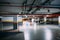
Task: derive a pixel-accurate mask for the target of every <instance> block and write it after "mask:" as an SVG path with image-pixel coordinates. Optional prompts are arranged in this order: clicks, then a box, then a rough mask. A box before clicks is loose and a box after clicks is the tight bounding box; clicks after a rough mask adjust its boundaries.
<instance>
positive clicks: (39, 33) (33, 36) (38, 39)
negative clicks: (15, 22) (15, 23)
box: [0, 25, 60, 40]
mask: <svg viewBox="0 0 60 40" xmlns="http://www.w3.org/2000/svg"><path fill="white" fill-rule="evenodd" d="M9 28H12V27H9ZM19 30H20V31H22V33H20V32H0V40H60V27H59V26H58V25H32V26H27V27H21V26H20V27H19Z"/></svg>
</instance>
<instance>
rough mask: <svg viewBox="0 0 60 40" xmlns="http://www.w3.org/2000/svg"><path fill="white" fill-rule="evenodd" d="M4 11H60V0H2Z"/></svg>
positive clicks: (1, 4) (46, 12) (35, 12)
mask: <svg viewBox="0 0 60 40" xmlns="http://www.w3.org/2000/svg"><path fill="white" fill-rule="evenodd" d="M48 10H49V12H48ZM4 12H10V13H11V12H12V13H18V14H21V12H23V13H28V14H29V13H30V14H32V13H33V14H48V13H50V14H51V13H55V12H60V0H0V14H1V13H3V14H4Z"/></svg>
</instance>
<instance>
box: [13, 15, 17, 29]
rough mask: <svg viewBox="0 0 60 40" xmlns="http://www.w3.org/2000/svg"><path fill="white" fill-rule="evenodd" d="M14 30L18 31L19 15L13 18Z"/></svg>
mask: <svg viewBox="0 0 60 40" xmlns="http://www.w3.org/2000/svg"><path fill="white" fill-rule="evenodd" d="M13 22H14V23H13V29H14V30H15V29H17V15H15V16H14V17H13Z"/></svg>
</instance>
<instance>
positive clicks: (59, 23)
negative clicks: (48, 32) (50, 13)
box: [58, 16, 60, 26]
mask: <svg viewBox="0 0 60 40" xmlns="http://www.w3.org/2000/svg"><path fill="white" fill-rule="evenodd" d="M58 25H59V26H60V16H58Z"/></svg>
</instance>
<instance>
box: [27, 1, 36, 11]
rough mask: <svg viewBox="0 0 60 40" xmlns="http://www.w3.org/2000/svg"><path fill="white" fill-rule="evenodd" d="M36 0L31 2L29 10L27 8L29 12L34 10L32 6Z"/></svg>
mask: <svg viewBox="0 0 60 40" xmlns="http://www.w3.org/2000/svg"><path fill="white" fill-rule="evenodd" d="M35 1H36V0H33V2H32V4H31V7H30V8H29V10H27V11H28V12H29V11H31V10H32V6H33V4H34V3H35Z"/></svg>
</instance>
